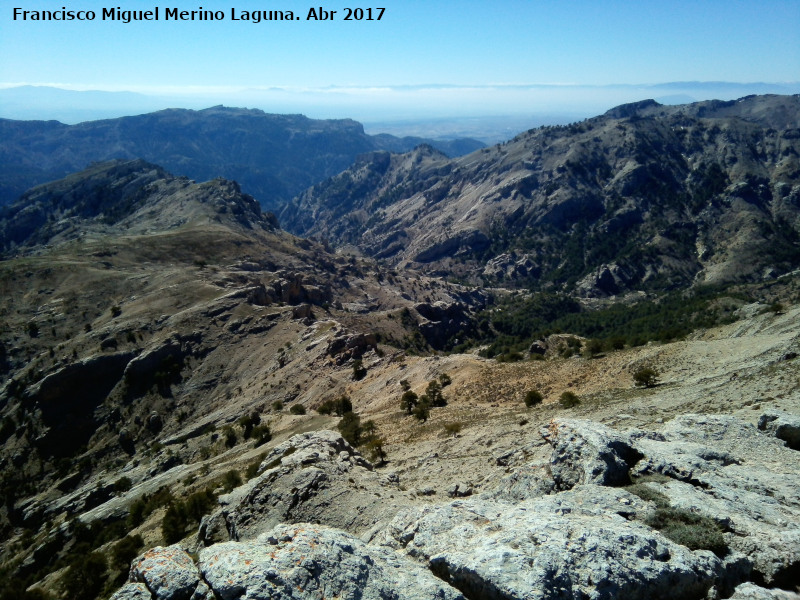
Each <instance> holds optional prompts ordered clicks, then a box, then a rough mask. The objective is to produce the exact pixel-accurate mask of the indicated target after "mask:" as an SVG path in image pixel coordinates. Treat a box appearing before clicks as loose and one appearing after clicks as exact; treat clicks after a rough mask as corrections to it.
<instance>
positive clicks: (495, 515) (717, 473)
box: [115, 415, 800, 600]
mask: <svg viewBox="0 0 800 600" xmlns="http://www.w3.org/2000/svg"><path fill="white" fill-rule="evenodd" d="M779 418H783V419H786V420H787V421H791V416H790V415H786V416H785V417H784V416H780V417H776V418H774V419H773V418H770V417H769V416H765V417H762V419H761V421H760V423H761V422H764V423H774V422H776V421H779ZM542 435H543V437H544V438H545V440H546V441H547V442H548V443H549V444H550V446H551V448H552V450H551V456H550V458H549V460H546V461H544V462H535V463H527V464H526V463H524V461H518V460H511V459H509V461H507V462H506V463H504V464H508V465H512V466H510V467H509V469H510V470H511V472H510V473H509V474H508V475H507V476H506V477H505V478H504V479H503V480H501V481H500V483H499V485H497V486H496V487H495V489H492V490H487V491H484V492H483V493H481V494H479V495H470V496H469V497H466V498H464V497H461V496H462V494H461V493H460V492H461V491H462V486H461V485H458V486H454V490H453V493H451V494H449V495H450V498H451V500H450V501H449V502H444V503H439V504H425V503H424V502H423V501H421V500H419V499H414V498H412V497H411V496H407V495H405V494H404V493H403V492H401V491H400V489H399V486H398V485H397V484H398V481H397V479H396V478H394V477H392V476H380V475H378V474H377V473H376V472H375V470H374V469H373V468H372V467H371V465H370V464H369V463H368V462H366V461H365V460H364V459H363V458H362V457H361V456H360V455H359V454H358V453H357V452H356V451H355V450H353V449H352V448H351V447H350V446H349V445H348V444H347V443H346V442H345V441H344V440H342V439H341V438H340V437H339V436H338V435H337V434H334V433H332V432H314V433H306V434H302V435H299V436H295V437H294V438H292V439H291V440H289V441H287V442H285V443H284V444H281V445H280V446H278V447H276V448H275V449H274V450H273V451H272V452H271V453H270V455H269V456H267V458H266V459H265V461H264V463H263V464H262V466H261V475H259V476H258V477H257V478H256V479H254V480H252V481H251V482H250V483H248V484H246V485H245V486H242V487H241V488H238V489H237V490H235V491H234V492H232V493H231V494H229V495H228V496H224V497H222V498H221V504H222V506H221V508H220V510H218V511H217V512H216V513H215V514H214V515H213V516H212V517H210V518H207V519H205V520H204V522H203V525H202V526H201V531H200V541H201V542H202V544H204V545H205V546H206V547H205V548H203V549H201V550H200V554H199V566H198V568H197V569H198V571H197V572H199V576H198V575H197V572H195V571H194V570H193V565H190V564H189V563H188V562H186V561H185V560H183V559H181V560H178V558H176V557H175V556H177V555H175V556H173V555H170V556H172V558H167V557H165V556H162V555H163V554H164V552H165V551H164V550H163V549H157V552H156V551H152V552H156V556H160V557H161V558H160V560H161V563H157V561H155V562H154V561H153V560H151V562H149V563H148V562H146V561H145V560H144V559H139V560H138V561H137V562H136V563H135V565H149V564H153V565H156V564H161V565H167V566H165V568H167V569H170V568H172V567H170V566H169V565H170V564H172V563H173V562H174V563H175V564H176V565H177V566H176V567H175V568H176V569H177V570H179V571H180V573H181V575H180V577H179V576H178V575H177V574H176V577H175V578H173V579H171V580H170V581H171V582H173V583H172V584H171V585H174V586H177V585H178V584H177V582H178V581H181V580H183V579H185V580H186V584H185V585H183V584H181V585H180V587H181V590H189V589H190V588H191V590H192V592H191V593H192V594H194V596H191V597H192V598H198V599H199V598H203V597H205V596H203V595H202V594H204V593H206V592H205V588H204V587H202V585H205V586H207V587H208V588H209V589H210V590H211V591H210V592H209V593H213V594H215V597H219V598H222V599H223V600H228V599H234V598H247V599H248V600H250V599H256V598H318V597H347V598H350V597H353V598H355V597H362V598H466V599H470V600H511V599H522V598H593V599H598V600H600V599H609V600H610V599H612V598H614V599H615V598H626V599H634V600H635V599H651V598H653V599H661V598H663V599H667V598H669V599H670V600H672V599H679V600H680V599H686V600H700V599H701V598H709V599H718V598H728V597H731V596H732V597H734V598H740V599H741V600H744V599H750V598H753V599H756V598H758V599H761V598H764V599H767V598H770V599H774V600H786V599H788V598H791V597H792V593H791V592H790V591H788V590H793V589H794V588H795V587H796V586H797V585H798V584H799V583H800V577H799V576H798V569H799V568H800V504H798V501H797V490H798V489H800V467H798V466H797V465H798V463H797V461H796V460H793V459H795V458H796V456H795V455H796V451H794V450H792V449H791V448H788V447H787V446H786V445H785V444H784V442H783V441H782V440H781V439H778V438H776V437H775V436H774V435H773V434H772V432H770V431H765V430H763V429H759V428H757V427H756V426H754V425H752V424H750V423H746V422H744V421H742V420H740V419H737V418H734V417H730V416H713V417H712V416H706V415H684V416H682V417H678V418H676V419H673V420H672V421H670V422H669V423H667V424H666V425H665V426H664V427H663V428H662V429H661V431H657V432H652V431H650V432H646V431H641V430H635V429H632V430H628V431H616V430H613V429H610V428H608V427H606V426H603V425H602V424H599V423H595V422H591V421H586V420H580V419H554V420H553V421H552V422H551V423H550V425H549V426H548V427H547V428H545V429H544V430H543V431H542ZM631 482H633V483H631ZM464 487H468V486H464ZM470 491H471V490H470ZM312 519H313V520H314V521H317V522H319V523H322V524H321V525H309V524H307V522H308V521H310V520H312ZM670 519H672V522H671V523H669V522H668V521H670ZM286 523H295V524H294V525H287V524H286ZM354 535H358V536H360V539H357V538H356V537H354ZM715 536H716V537H715ZM712 538H713V539H714V540H716V541H715V542H714V543H709V539H712ZM220 542H221V543H220ZM159 553H161V554H159ZM151 558H152V557H151ZM136 569H138V570H136ZM154 569H155V567H143V566H139V567H136V568H135V569H132V571H131V573H132V576H131V578H132V579H131V580H132V582H135V581H149V580H145V579H144V577H145V575H144V573H148V574H149V575H148V576H149V577H150V579H151V580H153V581H155V575H154V574H155V573H157V572H158V571H157V570H154ZM134 572H135V573H138V574H134ZM176 573H177V571H176ZM182 578H183V579H182ZM201 584H202V585H201ZM192 586H194V587H192ZM147 587H148V589H149V590H150V591H151V593H152V596H151V597H152V598H162V597H163V598H173V597H174V598H182V597H184V596H178V595H172V596H170V595H164V594H166V592H164V594H162V595H160V596H159V595H157V593H156V591H155V588H154V587H153V584H151V583H147ZM770 588H778V589H777V590H776V589H770ZM125 590H129V591H128V592H125ZM198 590H199V591H198ZM123 592H124V593H127V594H129V595H127V596H126V595H120V594H123ZM140 593H141V588H136V587H132V586H131V584H128V586H126V587H125V588H123V590H120V592H118V596H116V597H115V598H116V600H128V599H129V598H130V599H134V598H136V599H138V598H139V596H137V595H134V594H140ZM159 593H161V592H159ZM170 593H172V592H170ZM174 593H176V594H177V593H181V594H182V593H186V592H184V591H182V592H174ZM185 597H186V598H189V597H190V596H185ZM208 597H211V596H208Z"/></svg>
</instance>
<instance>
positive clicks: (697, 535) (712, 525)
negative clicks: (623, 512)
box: [645, 507, 728, 556]
mask: <svg viewBox="0 0 800 600" xmlns="http://www.w3.org/2000/svg"><path fill="white" fill-rule="evenodd" d="M645 522H646V523H647V525H649V526H650V527H652V528H653V529H658V530H659V531H661V533H662V534H664V536H665V537H667V538H669V539H671V540H672V541H673V542H675V543H676V544H681V545H682V546H686V547H687V548H689V550H711V551H712V552H713V553H714V554H716V555H717V556H724V555H725V554H726V553H727V552H728V545H727V544H726V543H725V538H724V537H723V535H722V528H721V527H720V526H719V525H718V524H717V522H716V521H714V520H713V519H710V518H709V517H706V516H703V515H699V514H697V513H693V512H689V511H687V510H683V509H679V508H672V507H661V508H657V509H656V510H655V512H654V513H653V514H652V515H651V516H649V517H648V518H647V519H646V520H645Z"/></svg>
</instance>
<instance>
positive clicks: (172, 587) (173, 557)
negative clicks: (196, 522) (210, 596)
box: [130, 545, 206, 600]
mask: <svg viewBox="0 0 800 600" xmlns="http://www.w3.org/2000/svg"><path fill="white" fill-rule="evenodd" d="M130 581H131V582H133V583H143V584H144V585H146V586H147V589H148V590H150V592H151V593H152V597H153V599H154V600H199V599H200V598H202V597H203V596H204V595H206V594H205V592H206V589H205V585H204V584H202V582H201V581H200V572H199V571H198V570H197V566H196V565H195V564H194V561H193V560H192V557H191V556H189V555H188V554H187V553H186V551H185V550H184V549H183V548H182V547H180V546H178V545H174V546H167V547H162V546H156V547H155V548H153V549H152V550H148V551H147V552H145V553H144V554H142V555H141V556H139V557H138V558H137V559H136V560H134V561H133V563H131V572H130ZM198 587H199V588H200V589H199V590H198ZM197 591H199V593H200V594H201V595H195V592H197Z"/></svg>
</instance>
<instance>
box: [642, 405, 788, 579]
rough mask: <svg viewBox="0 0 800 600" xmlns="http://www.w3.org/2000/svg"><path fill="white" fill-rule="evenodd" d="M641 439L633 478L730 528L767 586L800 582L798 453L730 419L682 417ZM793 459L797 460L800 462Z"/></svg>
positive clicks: (732, 541) (736, 547)
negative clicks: (657, 478) (653, 482)
mask: <svg viewBox="0 0 800 600" xmlns="http://www.w3.org/2000/svg"><path fill="white" fill-rule="evenodd" d="M661 433H662V435H663V439H661V440H659V439H654V438H646V437H642V438H640V439H638V440H637V442H636V446H637V448H638V449H639V450H640V451H641V452H642V453H643V454H644V458H643V459H642V460H641V461H640V462H639V463H638V464H637V465H636V467H635V469H634V470H633V475H634V477H641V476H647V475H651V474H655V475H665V476H667V477H669V478H670V479H671V481H668V482H666V483H664V484H662V485H659V486H658V491H660V492H661V493H663V494H664V495H665V496H666V497H667V498H668V500H669V502H670V504H671V505H672V506H674V507H677V508H680V509H683V510H687V511H690V512H694V513H697V514H701V515H705V516H707V517H710V518H712V519H713V520H715V521H716V522H717V523H719V524H720V525H721V526H722V527H723V529H725V530H726V531H729V532H730V533H728V534H726V536H725V539H726V542H727V543H728V545H729V547H730V548H731V549H732V550H733V551H735V552H738V553H740V554H742V555H744V556H746V557H747V560H748V561H749V562H750V564H751V567H752V569H753V571H754V574H755V576H756V577H758V578H759V579H760V580H762V581H763V582H764V583H766V584H768V585H779V586H783V585H796V584H797V581H798V580H797V574H796V573H797V570H798V568H800V503H798V501H797V498H798V490H800V469H798V468H797V466H795V467H794V468H791V467H790V465H797V461H796V459H794V457H795V456H796V453H795V451H794V450H790V449H789V448H786V447H785V446H784V445H783V443H782V442H781V441H780V440H778V439H776V438H772V437H768V436H766V435H764V434H763V433H761V432H760V431H759V430H758V429H756V427H754V426H753V425H751V424H749V423H745V422H743V421H741V420H739V419H736V418H734V417H730V416H708V415H683V416H681V417H678V418H676V419H673V420H672V421H670V422H669V423H667V424H666V425H665V427H664V428H663V429H662V432H661ZM793 459H794V460H793Z"/></svg>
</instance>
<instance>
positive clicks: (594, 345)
mask: <svg viewBox="0 0 800 600" xmlns="http://www.w3.org/2000/svg"><path fill="white" fill-rule="evenodd" d="M583 351H584V354H585V355H586V358H594V357H595V356H599V355H600V353H601V352H602V351H603V342H601V341H600V340H598V339H591V340H587V342H586V345H585V346H584V348H583Z"/></svg>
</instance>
